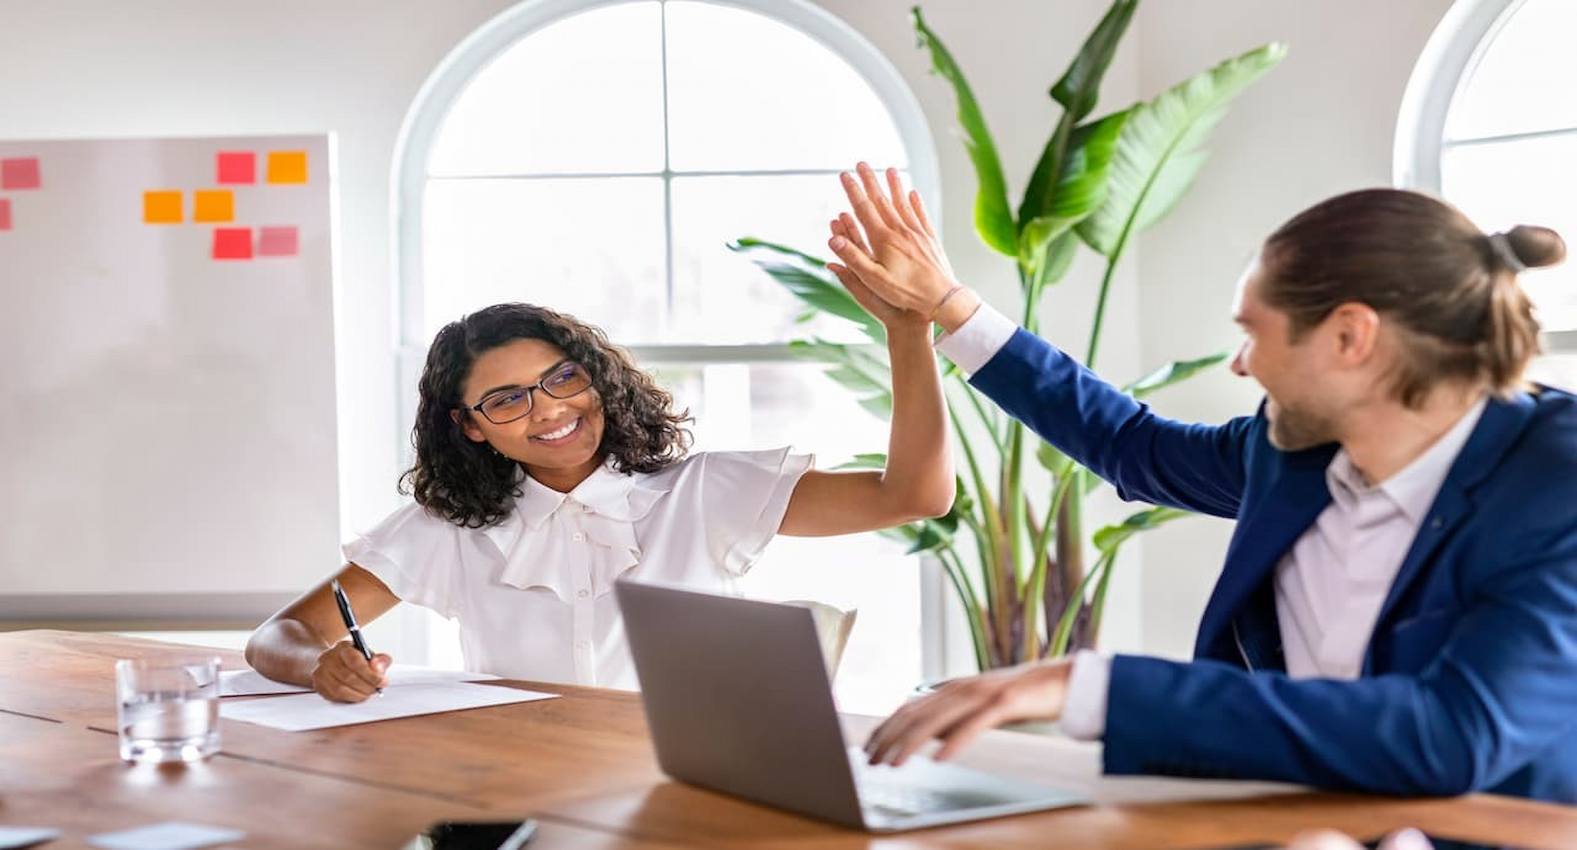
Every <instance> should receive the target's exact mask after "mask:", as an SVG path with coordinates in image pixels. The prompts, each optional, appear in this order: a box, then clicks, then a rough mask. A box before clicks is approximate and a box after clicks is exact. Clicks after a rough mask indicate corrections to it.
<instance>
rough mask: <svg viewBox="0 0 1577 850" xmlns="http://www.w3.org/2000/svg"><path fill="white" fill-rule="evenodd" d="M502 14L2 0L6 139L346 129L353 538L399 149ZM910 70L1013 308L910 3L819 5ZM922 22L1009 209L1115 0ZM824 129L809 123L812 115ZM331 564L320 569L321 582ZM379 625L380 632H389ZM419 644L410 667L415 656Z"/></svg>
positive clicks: (1064, 303) (1122, 347)
mask: <svg viewBox="0 0 1577 850" xmlns="http://www.w3.org/2000/svg"><path fill="white" fill-rule="evenodd" d="M508 5H509V4H508V3H507V2H505V0H442V2H438V0H276V2H272V3H268V4H242V3H239V2H222V1H221V0H141V2H136V3H126V2H116V0H51V2H49V3H38V2H35V0H0V21H3V22H4V24H3V25H0V57H4V62H5V65H6V67H7V69H8V71H9V73H8V75H7V79H8V80H9V81H10V84H8V85H6V86H0V138H69V137H79V136H141V135H152V136H170V135H223V134H261V133H275V132H309V131H325V130H327V131H333V132H334V133H336V134H337V140H338V153H339V158H338V179H339V201H340V203H339V213H340V242H339V259H340V264H339V271H340V275H339V285H338V292H337V303H336V311H337V316H336V325H337V334H338V343H339V344H338V374H337V381H338V385H339V388H340V409H339V411H338V412H339V428H340V434H339V451H340V486H341V494H342V496H341V501H342V510H341V515H342V523H343V525H344V527H345V529H346V530H347V532H348V531H350V530H352V529H356V528H363V527H366V526H367V525H369V524H371V523H373V522H375V521H376V520H377V519H378V518H379V517H381V516H382V515H383V514H384V513H385V512H386V511H388V510H389V509H390V508H391V507H392V506H393V505H394V504H395V503H396V500H397V496H396V494H395V491H394V481H395V477H396V476H397V474H398V471H399V470H398V469H397V467H396V445H397V443H396V440H399V439H403V435H399V434H397V433H396V430H395V428H396V426H395V424H394V423H395V421H396V418H395V410H396V407H395V392H396V390H395V387H396V376H395V371H394V365H395V345H396V342H397V338H396V335H395V327H396V325H395V306H396V305H395V303H394V300H393V298H394V292H395V289H394V283H393V281H392V280H391V277H390V275H391V262H390V256H391V252H392V245H391V241H390V222H389V210H390V169H391V164H392V156H393V152H394V147H395V141H396V136H397V133H398V131H399V128H400V125H401V122H402V120H403V119H404V117H405V113H406V110H407V109H408V107H409V105H410V104H411V101H412V99H413V98H414V97H415V95H416V92H417V89H418V88H419V87H420V85H421V84H422V81H423V80H424V79H425V78H426V76H427V75H428V74H429V73H430V72H431V71H432V69H433V68H434V67H435V66H436V65H437V64H438V62H439V61H440V60H441V59H442V58H443V56H444V55H445V53H446V52H447V51H448V50H449V49H450V48H451V47H452V46H453V45H455V44H456V43H458V42H459V41H460V40H461V39H462V38H463V37H464V36H465V35H466V34H467V33H469V32H471V31H472V30H474V29H475V28H477V27H479V26H481V25H482V24H483V23H484V22H485V21H486V20H488V19H489V18H490V17H491V16H493V15H494V14H496V13H497V12H499V11H500V10H502V9H503V8H505V7H506V6H508ZM823 5H824V6H825V7H826V8H827V9H829V10H830V11H832V12H833V13H834V14H836V15H839V16H840V17H842V18H843V19H844V20H846V21H848V22H849V23H850V24H851V25H852V26H853V27H854V28H855V29H857V30H858V31H860V32H861V33H863V34H864V35H865V37H867V38H868V39H870V40H871V41H872V42H873V43H875V44H876V45H877V46H878V47H879V48H880V49H881V50H883V51H884V52H885V53H886V54H887V55H888V56H889V57H890V58H891V59H892V61H893V62H894V63H895V64H896V65H897V66H898V68H899V69H900V70H901V71H902V73H903V74H904V76H905V78H906V79H907V80H908V81H909V84H910V86H911V87H912V88H913V90H914V91H915V93H916V95H917V96H918V98H919V101H920V103H921V105H922V107H923V108H924V110H925V112H926V115H927V116H928V118H929V119H930V122H931V125H932V128H933V134H934V136H935V137H936V139H937V143H938V148H939V158H940V165H941V170H942V182H943V187H944V193H945V197H946V200H947V203H946V208H945V210H944V214H943V222H944V227H945V229H946V232H947V242H948V247H949V250H950V252H951V254H952V255H953V258H954V261H955V265H956V267H957V268H958V270H959V272H960V274H961V276H963V277H964V278H965V279H967V280H969V281H970V282H971V283H974V284H976V285H977V286H979V287H980V288H981V289H982V290H983V291H985V292H986V294H987V296H988V297H989V298H990V299H991V300H992V301H994V302H996V303H997V304H999V305H1001V306H1003V307H1004V308H1005V309H1009V310H1010V311H1013V312H1016V311H1017V309H1018V305H1017V300H1016V288H1017V285H1016V283H1015V279H1014V276H1013V271H1012V266H1011V264H1010V263H1009V262H1008V261H1007V260H1006V259H1005V258H1002V257H1000V256H997V255H995V254H992V253H991V252H989V251H988V250H987V249H985V248H983V247H981V246H980V245H979V243H978V242H977V241H976V240H975V239H974V236H973V229H972V226H971V213H970V204H971V201H972V198H973V195H974V176H973V171H972V170H971V167H970V164H969V161H968V159H967V157H966V156H965V154H964V152H963V148H962V146H961V145H960V144H959V143H958V142H957V140H956V139H955V138H954V137H953V134H952V127H953V123H954V122H953V98H952V94H951V91H950V90H949V89H948V87H947V86H946V85H945V83H943V82H942V81H941V80H939V79H937V78H934V77H931V76H930V75H929V74H928V64H927V62H926V59H925V55H924V54H923V53H922V52H921V51H920V50H918V49H916V47H915V42H914V36H913V32H912V30H911V28H910V26H909V22H908V9H909V6H910V5H911V3H910V2H909V0H828V2H825V3H824V4H823ZM927 5H928V17H929V20H930V22H931V24H932V25H933V27H934V28H935V29H936V30H937V31H938V32H939V33H941V34H942V36H943V37H944V39H945V40H946V41H947V43H948V45H949V46H950V47H951V48H952V50H953V52H954V54H955V56H956V58H957V60H958V61H959V63H960V64H961V65H962V66H963V67H964V68H965V69H966V70H967V72H968V73H969V75H970V78H971V80H972V82H973V83H974V86H975V88H976V91H977V93H978V94H979V95H980V99H981V101H982V103H983V106H984V109H985V112H986V114H987V116H988V119H989V120H990V122H991V126H992V129H993V130H994V131H995V133H996V134H997V138H998V140H999V141H1000V143H1001V148H1002V150H1001V153H1002V158H1003V161H1004V163H1005V164H1006V166H1007V170H1008V174H1009V178H1010V182H1011V183H1012V185H1013V187H1014V188H1013V196H1014V199H1015V200H1016V199H1017V195H1018V192H1019V191H1020V189H1021V187H1022V184H1023V181H1024V179H1025V178H1027V176H1028V174H1029V171H1030V169H1031V168H1032V167H1033V165H1034V161H1035V158H1036V157H1037V156H1038V154H1039V151H1040V146H1041V144H1042V143H1043V142H1044V139H1045V137H1046V135H1047V134H1048V133H1049V132H1050V128H1051V126H1052V122H1053V120H1054V119H1055V116H1056V112H1055V110H1054V109H1053V105H1052V102H1051V100H1050V99H1049V97H1047V95H1046V91H1047V89H1048V88H1049V86H1050V84H1051V83H1052V82H1053V81H1054V80H1055V78H1056V76H1057V75H1058V74H1059V73H1060V72H1061V70H1062V68H1063V65H1064V64H1065V62H1066V59H1067V57H1068V56H1069V55H1070V54H1071V51H1072V50H1073V49H1074V48H1076V46H1077V45H1078V42H1079V40H1080V38H1082V34H1083V32H1084V31H1086V30H1087V29H1088V28H1089V27H1090V26H1091V25H1093V23H1094V22H1095V21H1096V20H1097V19H1098V18H1099V15H1100V14H1101V12H1102V11H1103V10H1104V8H1105V5H1106V4H1105V3H1104V2H1103V0H1066V2H1061V3H1058V4H1056V5H1055V7H1053V5H1052V4H1048V3H1045V2H1040V0H993V2H992V3H991V5H990V12H991V14H990V16H989V17H988V18H983V17H982V15H981V14H980V12H981V8H982V7H981V5H980V4H979V3H975V2H960V1H959V0H939V1H937V2H931V3H929V4H927ZM1137 76H1138V69H1137V66H1136V64H1135V63H1134V59H1133V54H1132V53H1131V51H1130V52H1129V53H1125V54H1124V55H1123V57H1122V58H1120V59H1119V61H1118V62H1117V64H1116V67H1115V68H1114V70H1113V73H1112V74H1111V76H1110V78H1109V82H1108V87H1107V88H1108V90H1109V91H1112V92H1114V94H1113V95H1112V103H1113V104H1114V105H1115V104H1118V103H1120V102H1126V101H1128V100H1130V99H1131V98H1132V96H1133V94H1134V91H1135V84H1136V80H1137ZM805 120H814V116H805ZM1134 268H1135V265H1130V267H1129V268H1128V269H1127V270H1126V271H1125V273H1124V276H1123V278H1122V279H1121V280H1120V281H1119V283H1118V287H1117V293H1116V296H1115V297H1114V299H1113V302H1112V304H1111V307H1110V319H1109V325H1108V331H1107V333H1108V340H1109V341H1108V343H1107V345H1108V346H1109V348H1108V355H1107V356H1108V358H1109V359H1108V360H1107V364H1108V365H1110V366H1111V367H1112V368H1113V369H1114V370H1115V371H1120V372H1121V373H1122V374H1129V373H1131V372H1132V371H1133V369H1134V368H1136V362H1137V358H1136V346H1135V345H1134V342H1135V329H1136V327H1137V305H1136V302H1135V300H1134V298H1133V293H1134V286H1135V278H1134ZM1098 273H1099V270H1098V269H1097V268H1094V267H1093V264H1088V263H1085V264H1081V265H1080V266H1079V267H1077V268H1076V269H1075V271H1074V273H1073V274H1072V275H1070V277H1069V279H1068V281H1067V282H1066V283H1064V284H1063V290H1064V291H1062V292H1059V293H1056V294H1055V295H1054V296H1053V297H1052V298H1051V299H1049V301H1050V303H1052V304H1054V305H1056V306H1055V308H1054V309H1052V310H1051V311H1048V314H1047V316H1046V320H1045V328H1046V333H1047V335H1048V336H1050V337H1051V338H1053V339H1055V340H1057V341H1059V342H1062V343H1065V344H1069V345H1074V346H1079V345H1082V344H1083V333H1084V330H1083V329H1084V328H1085V327H1086V326H1087V325H1088V322H1089V316H1090V313H1091V310H1092V308H1093V290H1094V285H1095V282H1096V275H1098ZM332 566H333V565H330V564H325V565H324V569H325V571H327V570H328V569H330V568H332ZM1117 591H1118V595H1119V596H1121V597H1122V598H1124V599H1126V600H1130V601H1129V602H1128V603H1127V604H1124V605H1119V606H1116V610H1114V616H1113V624H1112V630H1113V633H1114V634H1126V635H1128V636H1129V639H1128V640H1127V641H1125V645H1131V644H1133V643H1134V642H1135V641H1136V640H1137V636H1138V633H1139V631H1138V608H1137V598H1138V595H1137V588H1136V587H1135V588H1129V589H1126V590H1125V589H1122V588H1118V589H1117ZM380 625H381V624H380ZM421 651H422V649H421V647H419V646H413V647H411V650H410V651H408V652H407V653H406V657H411V656H412V653H418V654H419V653H420V652H421Z"/></svg>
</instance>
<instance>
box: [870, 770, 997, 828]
mask: <svg viewBox="0 0 1577 850" xmlns="http://www.w3.org/2000/svg"><path fill="white" fill-rule="evenodd" d="M850 764H851V765H852V766H853V767H854V784H855V785H856V786H857V787H858V788H859V792H860V805H861V806H863V807H865V808H874V809H880V810H882V811H885V812H891V813H894V814H899V815H914V814H921V813H927V812H945V811H952V810H955V809H972V808H976V807H978V806H989V805H993V804H996V803H1000V802H1002V801H1001V800H998V799H994V798H991V797H988V796H986V795H983V794H980V793H978V792H974V793H971V792H969V791H965V790H963V789H959V790H956V791H943V790H937V789H932V788H926V787H923V786H920V785H916V784H914V783H913V782H910V781H906V780H904V779H903V778H901V776H900V775H899V774H901V772H902V771H901V770H900V771H898V772H897V773H895V772H894V769H893V768H889V767H876V766H872V765H870V764H867V763H866V762H865V761H864V760H863V759H858V760H857V759H851V760H850Z"/></svg>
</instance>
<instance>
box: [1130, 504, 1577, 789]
mask: <svg viewBox="0 0 1577 850" xmlns="http://www.w3.org/2000/svg"><path fill="white" fill-rule="evenodd" d="M1539 542H1540V543H1541V544H1545V545H1541V546H1539V547H1538V549H1539V550H1541V551H1540V554H1536V555H1523V556H1521V557H1520V558H1519V561H1520V562H1519V563H1517V564H1516V565H1515V569H1510V570H1507V571H1505V572H1501V573H1500V575H1499V576H1497V580H1496V581H1494V582H1492V583H1486V585H1484V586H1481V587H1480V588H1479V590H1478V592H1477V593H1478V595H1477V598H1476V599H1475V601H1473V602H1472V603H1470V605H1469V607H1468V608H1467V609H1466V612H1465V614H1464V615H1463V616H1462V617H1461V618H1460V619H1459V620H1458V621H1457V622H1456V623H1455V625H1454V628H1453V629H1452V630H1451V632H1450V635H1449V637H1448V638H1447V640H1446V642H1445V644H1444V645H1443V647H1442V649H1441V651H1440V654H1439V655H1438V656H1436V657H1435V658H1434V659H1433V660H1432V661H1430V662H1429V663H1428V664H1427V665H1426V666H1425V667H1423V668H1422V669H1421V670H1420V671H1419V672H1418V673H1416V674H1405V675H1404V674H1388V675H1382V676H1375V677H1371V678H1364V679H1358V680H1356V681H1336V680H1328V679H1298V680H1293V679H1289V678H1288V677H1287V676H1286V675H1284V674H1281V673H1274V672H1259V673H1249V672H1247V671H1244V670H1241V669H1239V668H1236V667H1232V666H1229V665H1226V664H1221V663H1218V662H1211V661H1195V662H1191V663H1177V662H1171V661H1163V660H1160V659H1154V658H1141V657H1133V656H1119V657H1117V658H1115V659H1114V660H1113V664H1112V670H1111V683H1110V691H1109V702H1108V704H1107V719H1106V734H1105V762H1106V770H1107V771H1108V772H1110V773H1117V774H1133V773H1160V774H1171V775H1185V776H1211V777H1232V778H1242V779H1270V780H1283V781H1289V782H1297V783H1302V784H1309V785H1319V786H1324V787H1331V788H1350V789H1360V790H1364V791H1371V792H1379V793H1387V794H1427V795H1455V794H1463V793H1468V792H1471V791H1478V790H1483V789H1486V788H1491V787H1495V786H1496V785H1498V784H1499V783H1500V782H1501V781H1503V780H1505V779H1506V778H1507V777H1508V776H1510V775H1511V774H1512V773H1513V772H1515V771H1516V770H1517V769H1519V768H1520V767H1522V766H1524V765H1525V764H1527V763H1528V762H1529V761H1531V760H1533V759H1534V758H1536V757H1538V756H1539V755H1540V754H1541V753H1543V752H1546V751H1547V750H1548V749H1549V748H1550V747H1551V746H1552V745H1555V744H1556V742H1558V741H1559V740H1561V739H1562V737H1563V736H1567V735H1570V734H1572V731H1573V728H1574V727H1573V720H1572V717H1573V714H1572V707H1573V706H1577V616H1573V614H1572V612H1573V611H1577V528H1574V529H1570V530H1567V531H1566V532H1565V533H1564V535H1562V536H1560V537H1557V538H1556V539H1554V540H1550V539H1549V538H1548V537H1545V538H1544V539H1542V540H1540V541H1539ZM1524 551H1526V550H1524Z"/></svg>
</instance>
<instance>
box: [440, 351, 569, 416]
mask: <svg viewBox="0 0 1577 850" xmlns="http://www.w3.org/2000/svg"><path fill="white" fill-rule="evenodd" d="M589 389H591V374H590V373H589V372H587V371H586V367H585V366H582V365H580V364H579V363H574V362H570V361H565V362H563V363H560V364H558V365H557V366H554V367H553V369H552V370H551V374H549V375H548V376H547V377H546V378H543V379H542V380H540V381H538V382H537V383H535V384H532V385H531V386H529V387H507V388H505V389H501V390H494V391H493V392H490V393H488V394H487V395H485V396H482V400H481V401H479V402H477V403H476V404H474V405H472V406H471V407H468V408H466V410H473V411H476V412H477V413H480V414H482V416H483V417H485V418H486V419H487V421H489V422H491V423H493V424H494V425H503V424H505V423H507V422H514V421H515V420H516V419H519V418H521V417H523V416H525V415H527V414H529V413H530V412H531V404H532V402H531V398H532V392H533V391H534V390H541V391H543V392H545V393H547V394H548V395H549V396H552V397H553V398H557V399H565V398H572V397H574V396H578V395H580V394H581V393H583V392H585V391H587V390H589Z"/></svg>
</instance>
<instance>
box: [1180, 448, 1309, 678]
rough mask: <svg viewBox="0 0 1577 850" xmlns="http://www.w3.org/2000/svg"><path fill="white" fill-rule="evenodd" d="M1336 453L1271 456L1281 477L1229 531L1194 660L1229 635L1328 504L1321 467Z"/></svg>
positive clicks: (1195, 649) (1279, 454)
mask: <svg viewBox="0 0 1577 850" xmlns="http://www.w3.org/2000/svg"><path fill="white" fill-rule="evenodd" d="M1335 455H1336V446H1334V445H1331V446H1320V447H1318V448H1313V449H1308V450H1305V451H1301V452H1288V453H1278V454H1277V455H1276V456H1277V457H1278V458H1279V459H1280V465H1281V470H1280V474H1279V475H1277V477H1276V479H1275V481H1274V483H1272V484H1271V485H1270V489H1269V490H1268V491H1267V492H1266V493H1265V495H1264V496H1262V497H1261V498H1259V499H1256V500H1255V501H1254V503H1253V505H1252V506H1251V507H1250V508H1249V510H1248V511H1247V512H1246V513H1245V514H1244V515H1243V516H1242V518H1241V519H1239V520H1238V527H1237V529H1236V530H1235V531H1234V532H1233V535H1232V543H1231V545H1230V546H1229V547H1228V548H1227V557H1226V565H1225V566H1224V567H1223V568H1222V571H1221V578H1220V580H1218V581H1217V582H1216V589H1215V591H1214V592H1213V593H1211V595H1210V602H1209V604H1208V605H1206V607H1205V613H1204V616H1203V617H1202V618H1201V620H1200V627H1199V639H1198V642H1197V643H1196V644H1195V646H1194V654H1195V655H1196V656H1207V655H1209V654H1210V653H1209V652H1208V650H1209V648H1210V647H1212V646H1215V645H1217V644H1218V642H1219V641H1220V640H1221V639H1222V638H1223V637H1224V636H1225V635H1226V634H1227V633H1229V632H1230V630H1231V623H1232V619H1233V617H1234V616H1235V615H1236V613H1237V611H1238V609H1239V607H1240V606H1241V605H1243V604H1244V603H1245V602H1246V601H1247V600H1248V599H1249V598H1250V597H1251V596H1252V595H1253V594H1254V591H1255V590H1256V589H1257V588H1259V587H1261V585H1262V583H1263V582H1264V581H1265V580H1266V579H1267V578H1268V577H1269V576H1270V573H1271V571H1272V570H1274V569H1275V566H1276V564H1277V563H1278V562H1280V560H1281V556H1282V555H1284V554H1286V552H1287V550H1288V549H1289V548H1291V546H1292V544H1293V541H1295V540H1297V539H1298V536H1299V535H1301V534H1302V533H1303V532H1304V531H1305V530H1307V529H1308V527H1309V525H1310V524H1312V523H1313V522H1314V520H1315V518H1316V517H1318V516H1319V515H1320V512H1321V511H1323V510H1325V507H1326V506H1327V505H1329V504H1330V501H1331V493H1330V488H1329V487H1327V486H1326V483H1325V468H1326V467H1327V466H1329V465H1330V461H1331V458H1332V457H1334V456H1335ZM1232 657H1236V653H1233V656H1232Z"/></svg>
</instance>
